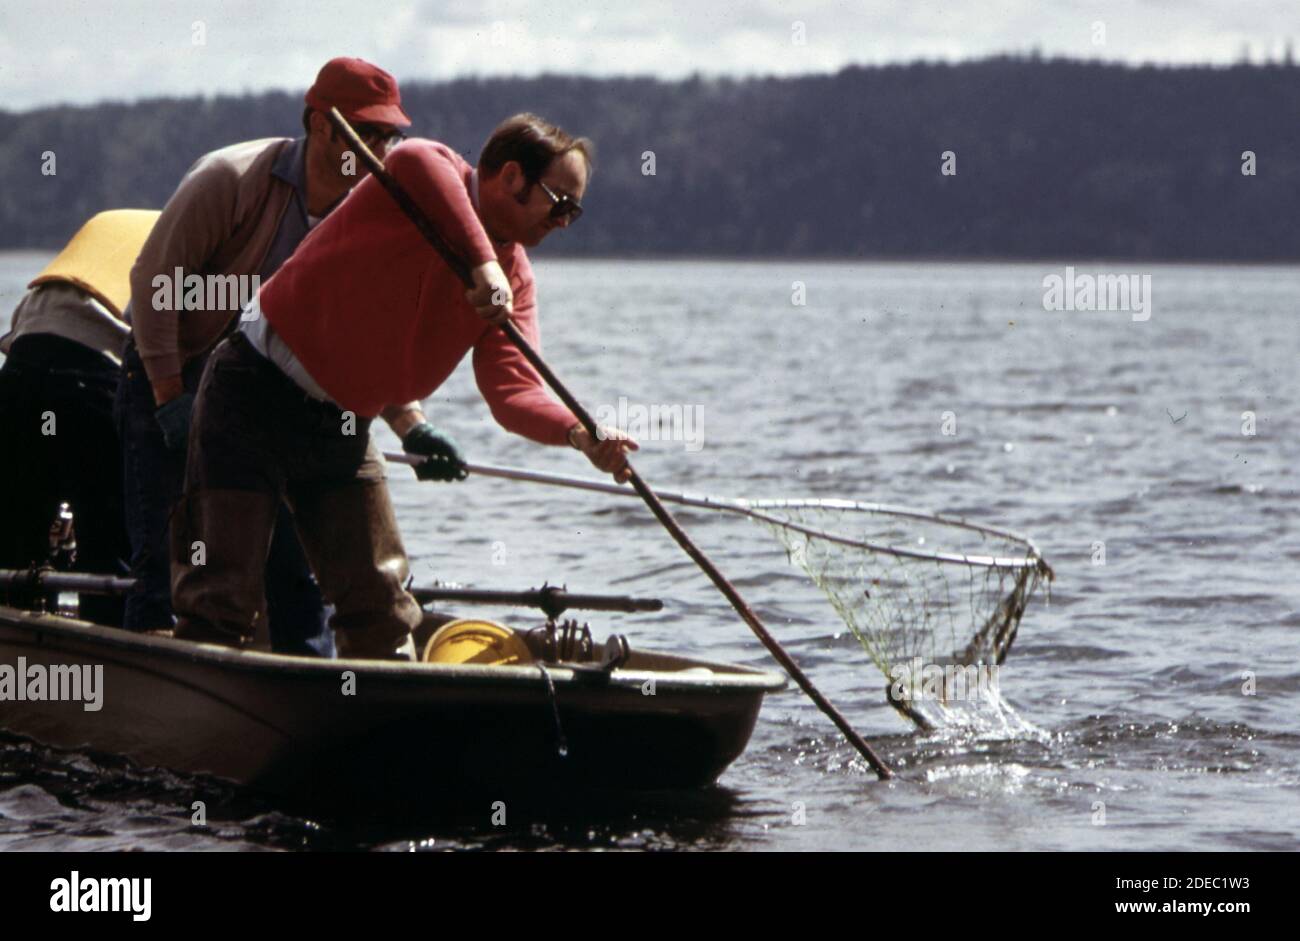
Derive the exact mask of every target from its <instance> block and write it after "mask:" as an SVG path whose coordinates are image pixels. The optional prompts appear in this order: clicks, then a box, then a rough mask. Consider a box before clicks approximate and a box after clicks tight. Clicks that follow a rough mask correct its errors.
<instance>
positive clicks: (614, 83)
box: [0, 58, 1300, 260]
mask: <svg viewBox="0 0 1300 941" xmlns="http://www.w3.org/2000/svg"><path fill="white" fill-rule="evenodd" d="M399 78H400V76H399ZM1298 79H1300V69H1297V68H1295V67H1291V66H1286V65H1280V64H1279V65H1272V66H1244V65H1243V66H1236V67H1232V68H1130V67H1123V66H1110V65H1096V64H1084V63H1076V62H1066V61H1039V60H1037V59H1030V58H997V59H989V60H985V61H980V62H971V63H966V64H960V65H951V66H950V65H931V64H913V65H900V66H888V67H873V68H850V69H846V70H844V71H841V72H839V73H838V74H835V75H831V76H808V77H801V78H783V79H751V80H709V79H691V80H686V81H681V82H663V81H658V80H654V79H649V78H625V79H591V78H570V77H563V76H545V77H541V78H536V79H494V80H461V81H455V82H450V83H442V84H418V83H409V82H408V83H406V84H405V85H404V88H403V98H404V102H405V105H406V108H407V111H408V112H409V113H410V114H411V116H412V117H413V118H414V119H415V128H414V131H415V132H416V133H419V134H421V135H423V136H429V137H435V138H438V139H441V140H444V141H446V142H448V143H450V144H452V145H453V146H455V147H456V148H458V149H459V150H461V151H462V152H463V153H465V154H466V156H468V157H469V158H470V159H471V160H472V159H473V158H474V157H475V155H476V153H477V148H478V146H479V145H480V144H481V143H482V141H483V139H484V137H485V136H486V135H487V133H488V131H489V130H490V129H491V128H492V126H493V125H494V124H495V123H496V121H497V120H499V119H500V118H501V117H504V116H506V115H508V114H511V113H513V112H516V111H521V110H533V111H537V112H538V113H540V114H543V115H545V116H547V117H549V118H551V119H553V120H555V121H557V122H559V123H560V124H562V125H564V126H565V127H567V128H569V129H571V130H573V131H575V132H580V133H583V134H586V135H588V136H590V137H592V138H594V139H595V141H596V144H597V161H598V162H597V172H596V176H595V178H594V180H593V184H592V187H591V189H590V192H589V194H588V198H587V200H586V204H587V206H588V212H587V214H586V215H585V216H584V217H583V219H582V222H581V223H580V224H579V225H577V226H575V227H574V229H573V231H572V232H570V233H568V234H566V235H565V237H564V238H563V239H562V240H560V239H555V240H553V244H551V243H548V245H547V246H546V250H547V251H552V252H556V251H562V252H563V253H565V254H618V255H643V254H656V255H661V254H673V255H758V256H828V257H844V256H852V257H920V256H931V257H970V258H978V257H1057V258H1059V257H1067V258H1068V257H1081V256H1089V257H1095V256H1107V257H1118V258H1135V259H1241V260H1263V259H1291V260H1294V259H1296V258H1298V257H1300V235H1297V230H1296V225H1295V222H1296V219H1297V216H1298V215H1300V213H1298V212H1297V208H1298V203H1300V199H1298V197H1297V193H1298V191H1300V96H1297V94H1296V91H1297V80H1298ZM301 101H302V99H301V96H300V95H296V94H293V95H291V94H285V93H268V94H259V95H250V96H247V97H219V98H212V99H206V100H204V99H154V100H149V101H142V102H138V103H135V104H129V105H126V104H111V103H106V104H101V105H97V106H94V107H89V108H84V107H78V108H73V107H60V108H47V109H41V110H36V111H30V112H24V113H18V114H14V113H6V114H0V119H2V120H3V127H4V131H3V134H0V176H2V178H3V180H4V181H5V182H4V186H3V188H0V247H6V248H15V247H37V246H47V247H53V246H57V245H59V244H61V243H62V242H63V241H64V240H65V239H66V238H67V237H68V236H69V235H70V234H71V233H72V231H73V230H75V229H76V227H77V226H78V224H79V223H80V222H81V221H82V220H83V219H85V218H86V217H87V216H88V215H90V214H91V213H92V212H95V211H97V210H99V209H104V208H110V207H122V206H137V207H156V206H161V205H162V204H163V202H165V200H166V199H167V196H168V194H169V193H170V192H171V190H172V189H173V187H174V186H175V184H176V181H177V180H178V179H179V177H180V176H181V174H182V173H184V171H185V169H186V168H187V167H188V166H189V165H190V163H191V162H192V161H193V160H194V159H195V158H196V157H197V156H199V155H200V154H202V153H204V152H205V151H208V150H210V149H213V148H216V147H218V146H221V145H223V144H226V143H231V142H234V141H236V140H243V139H249V138H255V137H262V136H268V135H276V134H285V135H294V134H297V133H299V132H300V124H299V119H300V114H301V110H302V104H301ZM945 151H952V152H953V153H955V155H956V160H955V167H956V174H955V175H949V176H945V175H944V174H942V173H941V166H942V163H943V157H942V155H943V153H944V152H945ZM1243 151H1253V152H1254V153H1255V155H1256V159H1257V172H1256V174H1255V175H1253V176H1251V175H1243V173H1242V163H1243V160H1242V153H1243ZM46 152H53V153H54V154H55V159H56V163H55V168H56V171H57V172H56V173H55V174H54V175H53V176H49V175H45V174H43V173H42V167H43V157H42V155H43V154H44V153H46ZM647 152H652V154H653V170H654V173H653V175H651V174H648V173H646V172H644V171H645V170H646V169H648V164H649V163H650V160H651V157H650V155H649V154H648V153H647Z"/></svg>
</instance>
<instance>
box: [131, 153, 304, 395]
mask: <svg viewBox="0 0 1300 941" xmlns="http://www.w3.org/2000/svg"><path fill="white" fill-rule="evenodd" d="M292 143H293V141H292V140H291V139H289V138H279V137H277V138H267V139H263V140H256V141H248V142H246V143H242V144H233V145H231V146H229V147H223V148H222V149H221V150H215V151H213V152H212V153H210V154H206V155H205V156H203V157H200V158H199V160H198V161H197V162H196V163H195V164H194V166H193V167H191V168H190V170H189V172H188V173H186V174H185V177H184V179H182V180H181V182H180V185H179V186H178V187H177V188H176V192H175V193H174V194H173V195H172V198H171V199H170V200H168V201H167V205H166V206H165V207H164V208H163V211H162V215H161V216H159V218H158V221H157V223H155V225H154V227H153V231H152V232H151V233H150V235H149V238H148V239H147V240H146V241H145V244H144V248H142V249H141V250H140V255H139V257H138V258H137V259H136V262H135V265H134V267H132V269H131V309H130V318H131V329H132V331H133V332H134V334H135V342H136V346H137V348H138V349H139V350H140V357H141V359H142V360H143V361H144V365H145V371H146V372H147V373H148V374H149V379H150V380H151V381H152V382H155V383H156V382H157V381H159V380H160V379H164V378H167V377H170V376H176V375H179V374H180V372H181V367H182V366H183V365H184V364H185V362H186V361H188V360H189V359H190V358H191V357H193V356H195V355H198V354H199V353H203V352H204V351H206V350H208V349H209V348H210V347H212V346H213V345H214V344H215V343H216V342H217V341H218V340H219V339H220V338H221V335H222V333H223V332H224V331H225V329H226V326H227V325H228V324H229V323H230V321H231V320H232V319H234V318H235V317H237V316H238V314H239V311H237V310H185V311H180V312H177V311H175V310H165V309H163V310H155V309H154V297H155V294H156V293H157V291H158V288H157V287H155V283H154V279H155V278H156V277H157V276H158V275H166V276H167V278H168V279H173V278H174V277H175V272H176V269H177V268H180V269H181V270H182V272H183V273H184V275H185V276H188V275H191V274H197V275H204V276H206V275H209V274H220V275H229V274H234V275H253V274H257V273H258V271H259V270H260V269H261V267H262V263H263V261H264V260H265V259H266V255H267V253H268V252H269V251H270V249H271V245H272V243H273V242H274V240H275V233H276V231H277V229H278V228H279V226H280V220H281V219H282V218H283V217H284V213H285V210H286V209H287V208H288V206H289V202H290V199H291V198H292V196H293V187H292V186H290V185H289V184H288V183H286V182H285V181H284V180H281V179H279V178H278V177H275V176H272V174H271V168H272V167H273V166H274V165H275V161H276V158H277V157H279V155H280V153H281V151H282V150H283V149H284V148H285V147H287V146H289V145H290V144H292Z"/></svg>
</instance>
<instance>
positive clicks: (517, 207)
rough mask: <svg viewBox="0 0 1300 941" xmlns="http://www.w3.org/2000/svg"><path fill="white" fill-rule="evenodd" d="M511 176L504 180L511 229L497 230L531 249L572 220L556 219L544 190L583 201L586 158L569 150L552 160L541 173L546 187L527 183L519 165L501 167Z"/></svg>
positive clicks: (550, 201) (551, 203)
mask: <svg viewBox="0 0 1300 941" xmlns="http://www.w3.org/2000/svg"><path fill="white" fill-rule="evenodd" d="M502 172H503V173H508V175H509V176H510V177H511V179H510V180H509V181H507V185H509V186H510V189H511V191H512V195H513V196H514V199H513V201H511V203H510V204H509V205H511V206H512V209H513V211H511V212H510V216H511V218H510V220H509V228H510V230H511V231H509V232H502V233H500V234H501V235H503V236H504V237H505V238H507V239H508V240H510V241H512V242H519V243H520V244H522V245H524V246H526V247H528V248H532V247H533V246H534V245H537V244H539V243H540V242H541V241H542V239H544V238H546V236H548V235H550V234H551V233H552V232H554V231H555V230H556V229H563V228H565V227H566V226H568V225H569V223H570V222H571V221H572V217H570V216H562V217H559V218H556V217H554V216H552V215H551V210H552V208H553V207H554V206H555V202H554V201H553V200H552V199H551V197H550V196H549V195H547V193H546V189H550V191H551V193H553V194H554V195H555V196H556V197H564V196H568V197H570V198H572V199H575V200H577V201H578V202H582V197H583V196H584V195H585V194H586V192H587V161H586V160H585V159H584V158H583V156H582V154H581V153H579V152H578V151H576V150H571V151H569V152H568V153H566V154H562V155H561V156H559V157H556V158H555V159H554V160H552V161H551V165H550V166H549V167H547V168H546V172H545V173H543V174H542V176H541V182H542V183H543V184H545V188H543V187H542V186H538V185H536V184H533V185H529V183H528V181H527V180H526V179H524V177H523V174H522V173H521V172H518V164H508V165H507V166H506V167H505V168H503V169H502Z"/></svg>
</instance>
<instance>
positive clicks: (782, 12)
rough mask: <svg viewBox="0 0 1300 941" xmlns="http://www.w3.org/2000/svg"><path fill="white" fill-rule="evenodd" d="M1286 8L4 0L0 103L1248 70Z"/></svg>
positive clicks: (906, 0) (1065, 0) (1196, 3)
mask: <svg viewBox="0 0 1300 941" xmlns="http://www.w3.org/2000/svg"><path fill="white" fill-rule="evenodd" d="M1297 13H1300V3H1298V2H1297V0H951V2H949V0H883V2H872V0H857V2H840V0H748V2H724V0H594V2H585V0H477V2H466V0H405V2H402V0H398V2H393V0H378V2H370V3H366V2H364V0H346V2H344V0H309V2H308V0H0V108H9V109H16V110H24V109H27V108H32V107H37V106H40V105H47V104H55V103H60V102H72V103H79V104H80V103H87V102H92V101H100V100H103V99H115V100H123V99H127V100H129V99H135V98H139V97H142V96H144V97H147V96H154V95H190V94H211V93H217V92H234V93H238V92H241V91H246V90H259V91H260V90H263V89H268V88H281V89H292V90H296V91H298V90H302V89H304V88H306V86H307V85H309V84H310V83H311V80H312V78H313V77H314V75H315V73H316V70H317V69H318V68H319V67H320V65H321V63H322V62H324V61H325V60H326V59H328V58H330V57H332V56H336V55H355V56H360V57H362V58H364V59H369V60H370V61H372V62H376V63H378V64H380V65H382V66H383V67H385V68H386V69H388V70H389V71H390V72H393V73H394V74H395V75H396V76H397V77H398V79H399V80H405V81H410V80H413V79H445V78H451V77H455V76H463V75H500V74H523V75H534V74H537V73H539V72H547V71H549V72H569V73H583V74H592V75H612V74H652V75H658V76H662V77H667V78H676V77H680V76H683V75H687V74H690V73H692V72H703V73H706V74H720V73H721V74H731V75H752V74H756V73H757V74H771V73H776V74H793V73H805V72H826V71H834V70H836V69H839V68H841V67H842V66H844V65H847V64H851V63H878V62H896V61H908V60H913V59H917V58H925V59H948V60H956V59H964V58H971V57H978V56H983V55H988V54H990V53H996V52H1006V51H1028V50H1031V49H1034V48H1038V49H1039V50H1040V51H1041V52H1042V53H1043V54H1044V55H1068V56H1073V57H1080V58H1102V59H1107V60H1122V61H1127V62H1148V61H1150V62H1213V63H1230V62H1234V61H1238V60H1239V59H1240V58H1241V56H1242V51H1243V49H1244V48H1247V47H1249V50H1250V57H1251V59H1252V60H1253V61H1257V62H1258V61H1262V60H1265V59H1278V58H1280V57H1281V56H1282V54H1283V49H1284V47H1285V44H1286V42H1287V41H1288V39H1290V38H1291V37H1293V36H1295V37H1297V38H1300V17H1298V16H1297ZM1094 24H1100V25H1101V27H1102V28H1103V29H1104V35H1103V34H1102V33H1101V32H1099V31H1098V29H1097V27H1096V26H1095V25H1094ZM801 38H802V39H803V42H802V43H800V42H799V41H798V40H799V39H801ZM1098 39H1100V40H1102V41H1100V42H1098V41H1097V40H1098ZM200 40H202V41H201V42H200Z"/></svg>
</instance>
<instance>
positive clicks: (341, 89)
mask: <svg viewBox="0 0 1300 941" xmlns="http://www.w3.org/2000/svg"><path fill="white" fill-rule="evenodd" d="M306 101H307V104H308V105H310V106H311V107H313V108H315V109H316V110H317V111H328V110H329V109H330V108H338V109H339V111H341V112H342V113H343V117H345V118H347V119H348V120H349V121H367V122H372V123H376V124H391V125H393V126H394V127H410V125H411V119H410V118H408V117H407V116H406V112H405V111H403V110H402V95H401V92H399V91H398V90H397V79H395V78H393V77H392V76H391V75H389V74H388V73H387V72H385V71H384V70H383V69H381V68H380V67H379V66H377V65H371V64H370V63H369V62H366V61H365V60H363V59H349V58H346V57H343V56H340V57H339V58H337V59H330V60H329V61H328V62H326V63H325V64H324V65H323V66H322V67H321V70H320V72H319V73H318V74H317V75H316V84H314V85H312V87H311V88H309V89H307V97H306Z"/></svg>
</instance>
